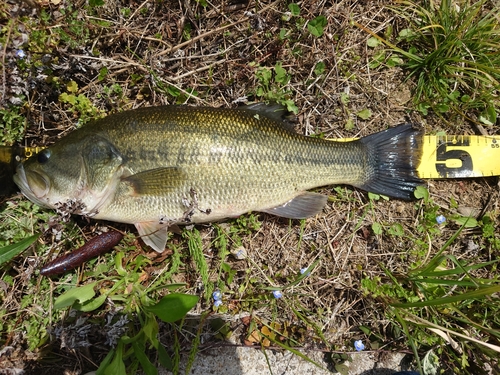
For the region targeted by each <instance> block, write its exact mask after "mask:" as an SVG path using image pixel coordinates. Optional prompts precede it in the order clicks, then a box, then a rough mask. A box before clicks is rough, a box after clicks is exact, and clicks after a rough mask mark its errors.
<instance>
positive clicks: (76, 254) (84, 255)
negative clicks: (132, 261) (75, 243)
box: [40, 230, 123, 276]
mask: <svg viewBox="0 0 500 375" xmlns="http://www.w3.org/2000/svg"><path fill="white" fill-rule="evenodd" d="M122 238H123V234H121V233H120V232H117V231H114V230H112V231H109V232H106V233H103V234H100V235H98V236H96V237H94V238H92V239H91V240H89V241H88V242H87V243H86V244H85V245H83V246H82V247H80V248H79V249H77V250H75V251H72V252H71V253H69V254H66V255H63V256H61V257H59V258H56V259H54V260H53V261H52V262H49V263H47V264H46V265H45V266H43V268H42V269H41V270H40V274H41V275H43V276H49V275H57V274H60V273H64V272H66V271H69V270H72V269H74V268H76V267H78V266H80V265H81V264H82V263H84V262H86V261H88V260H90V259H92V258H95V257H96V256H98V255H100V254H103V253H105V252H106V251H109V250H111V249H112V248H113V247H114V246H116V245H117V244H118V242H120V241H121V239H122Z"/></svg>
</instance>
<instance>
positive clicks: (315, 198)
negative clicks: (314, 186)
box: [260, 191, 328, 219]
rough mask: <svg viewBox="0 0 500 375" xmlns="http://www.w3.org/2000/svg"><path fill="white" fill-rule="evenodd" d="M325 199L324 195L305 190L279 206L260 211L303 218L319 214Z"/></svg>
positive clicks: (290, 217) (326, 198)
mask: <svg viewBox="0 0 500 375" xmlns="http://www.w3.org/2000/svg"><path fill="white" fill-rule="evenodd" d="M327 200H328V197H327V196H326V195H323V194H318V193H312V192H310V191H306V192H304V193H301V194H299V195H297V196H296V197H295V198H293V199H291V200H289V201H288V202H286V203H285V204H282V205H281V206H277V207H273V208H268V209H265V210H260V211H262V212H265V213H268V214H271V215H276V216H281V217H286V218H288V219H305V218H306V217H310V216H314V215H317V214H319V213H320V212H321V211H322V210H323V208H324V207H325V204H326V201H327Z"/></svg>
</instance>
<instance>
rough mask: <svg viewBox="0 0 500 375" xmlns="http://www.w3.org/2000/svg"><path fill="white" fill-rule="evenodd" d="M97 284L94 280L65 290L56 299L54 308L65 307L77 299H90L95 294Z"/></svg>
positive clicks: (84, 300) (81, 300)
mask: <svg viewBox="0 0 500 375" xmlns="http://www.w3.org/2000/svg"><path fill="white" fill-rule="evenodd" d="M96 284H97V283H96V282H93V283H90V284H87V285H84V286H80V287H78V288H73V289H70V290H68V291H66V292H64V293H63V294H61V295H60V296H59V297H57V298H56V300H55V301H54V309H56V310H60V309H63V308H65V307H68V306H71V305H72V304H73V303H75V302H76V301H79V302H80V303H83V302H86V301H88V300H90V299H91V298H93V297H94V296H95V291H94V287H95V285H96Z"/></svg>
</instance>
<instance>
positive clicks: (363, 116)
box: [356, 108, 372, 120]
mask: <svg viewBox="0 0 500 375" xmlns="http://www.w3.org/2000/svg"><path fill="white" fill-rule="evenodd" d="M356 116H358V117H359V118H360V119H362V120H367V119H369V118H370V117H371V116H372V111H370V110H369V109H368V108H367V109H363V110H362V111H359V112H358V113H356Z"/></svg>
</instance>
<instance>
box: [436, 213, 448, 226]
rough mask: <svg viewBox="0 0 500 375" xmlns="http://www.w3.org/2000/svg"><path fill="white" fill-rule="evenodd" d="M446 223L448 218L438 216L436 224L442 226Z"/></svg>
mask: <svg viewBox="0 0 500 375" xmlns="http://www.w3.org/2000/svg"><path fill="white" fill-rule="evenodd" d="M445 221H446V218H445V217H444V216H443V215H439V216H436V222H437V223H438V224H439V225H441V224H443V223H444V222H445Z"/></svg>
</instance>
